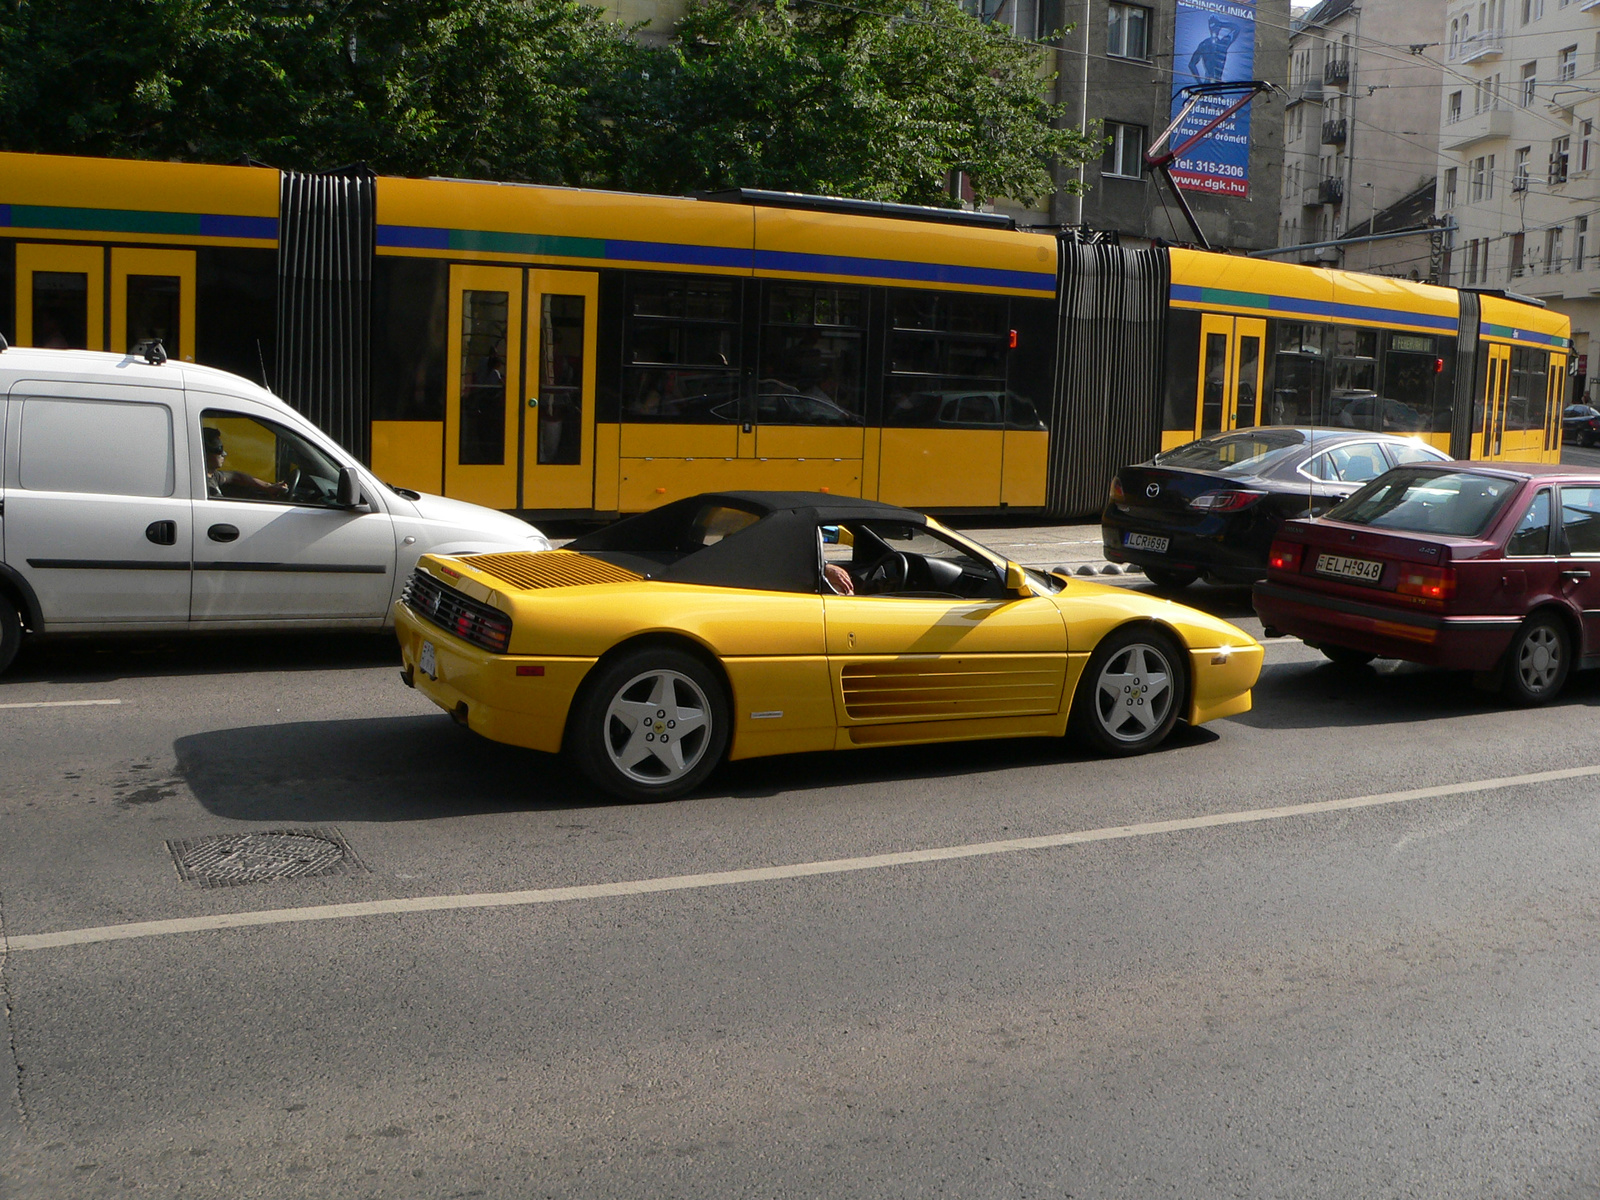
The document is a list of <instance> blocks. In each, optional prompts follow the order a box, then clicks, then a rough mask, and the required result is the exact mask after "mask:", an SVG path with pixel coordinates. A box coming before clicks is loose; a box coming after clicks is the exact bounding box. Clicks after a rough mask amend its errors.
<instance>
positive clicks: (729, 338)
mask: <svg viewBox="0 0 1600 1200" xmlns="http://www.w3.org/2000/svg"><path fill="white" fill-rule="evenodd" d="M627 313H628V315H627V320H626V325H625V332H624V335H623V341H624V347H623V348H624V363H625V364H626V365H625V368H624V371H623V380H622V419H623V420H624V421H630V422H669V423H677V424H717V423H722V422H733V421H738V420H740V419H741V417H740V412H739V374H738V372H739V323H738V315H739V288H738V284H737V282H736V281H734V280H731V279H715V278H702V277H699V276H677V275H666V276H657V275H635V276H633V277H631V278H630V279H629V281H628V306H627Z"/></svg>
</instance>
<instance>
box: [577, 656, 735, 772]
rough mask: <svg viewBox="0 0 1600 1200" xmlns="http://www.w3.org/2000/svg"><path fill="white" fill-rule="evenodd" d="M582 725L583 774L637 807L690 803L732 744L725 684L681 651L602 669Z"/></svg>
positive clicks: (582, 708)
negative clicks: (683, 799) (679, 800)
mask: <svg viewBox="0 0 1600 1200" xmlns="http://www.w3.org/2000/svg"><path fill="white" fill-rule="evenodd" d="M574 717H575V722H576V723H575V725H574V726H569V730H568V732H569V738H570V743H571V748H572V751H573V754H574V757H575V758H576V760H577V764H578V766H579V768H580V769H581V770H582V771H583V773H584V774H585V775H587V776H588V777H589V778H590V780H591V781H593V782H594V783H596V784H598V785H599V786H600V787H602V788H604V789H605V790H606V791H608V792H611V793H613V794H614V795H618V796H622V797H624V798H625V799H630V800H660V799H666V798H668V797H672V796H678V795H682V794H683V793H684V792H687V791H688V790H689V789H690V788H692V787H694V786H695V785H696V784H698V783H700V781H701V780H703V779H705V777H706V776H707V775H709V774H710V773H711V771H712V770H713V769H714V768H715V767H716V765H717V763H718V762H720V761H721V759H722V752H723V750H724V749H725V748H726V746H727V744H728V715H727V704H726V702H725V701H724V700H723V697H722V688H721V685H720V683H719V681H718V680H717V679H716V678H715V677H714V676H713V675H712V673H711V671H710V670H709V669H708V668H707V667H706V666H705V664H704V663H702V662H701V661H700V660H699V659H697V658H695V657H694V656H693V655H690V654H686V653H684V652H682V651H679V650H671V649H665V648H662V649H641V650H639V651H636V652H634V653H632V654H627V655H624V656H623V657H621V658H619V659H617V660H616V661H614V662H611V663H609V664H606V665H604V666H602V667H601V668H600V669H599V673H598V674H597V676H596V677H595V678H594V679H593V680H592V682H591V683H590V685H589V686H587V687H586V688H585V691H584V696H583V698H582V700H581V701H580V703H579V705H578V708H577V711H576V712H575V713H574Z"/></svg>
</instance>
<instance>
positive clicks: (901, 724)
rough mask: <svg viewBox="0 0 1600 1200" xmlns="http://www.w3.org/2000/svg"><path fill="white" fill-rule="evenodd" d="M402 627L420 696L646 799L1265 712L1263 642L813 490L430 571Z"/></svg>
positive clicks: (909, 515)
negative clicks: (929, 751)
mask: <svg viewBox="0 0 1600 1200" xmlns="http://www.w3.org/2000/svg"><path fill="white" fill-rule="evenodd" d="M395 626H396V629H397V631H398V633H399V637H400V648H401V653H402V656H403V659H404V663H405V666H404V670H403V672H402V677H403V678H404V679H405V681H406V683H407V684H409V685H411V686H413V687H416V688H418V689H420V690H421V691H422V692H423V693H424V694H425V695H427V696H428V697H429V698H430V699H432V700H433V701H434V702H435V703H436V704H438V705H439V706H440V707H441V708H444V709H446V710H447V711H448V712H450V713H451V714H453V715H454V716H455V717H456V719H457V720H458V721H460V722H462V723H463V724H465V725H466V726H467V727H468V728H470V729H472V730H473V731H474V732H476V733H480V734H482V735H483V736H484V737H487V738H491V739H493V740H494V741H497V742H508V743H511V744H512V745H516V746H526V747H529V748H531V749H534V750H545V751H550V752H556V751H564V752H566V753H567V754H568V755H569V756H570V757H571V759H572V760H573V761H574V762H575V763H576V765H577V766H578V767H579V768H580V769H581V770H582V771H583V773H584V774H585V775H587V776H588V778H589V779H591V780H592V781H593V782H594V783H596V784H597V785H599V786H600V787H602V788H604V789H605V790H607V791H609V792H612V793H615V794H617V795H620V796H624V797H628V798H633V799H647V798H662V797H668V796H676V795H679V794H681V793H683V792H685V791H687V790H689V789H690V788H692V787H694V786H695V785H696V784H698V783H699V782H700V781H701V780H703V779H704V778H705V777H706V776H707V775H709V774H710V773H711V771H712V770H713V769H715V768H716V766H717V764H718V763H720V762H721V761H722V760H723V759H724V758H753V757H756V756H758V755H763V754H790V753H794V752H797V751H807V750H831V749H840V750H842V749H847V748H851V747H857V746H889V745H906V744H910V743H916V742H944V741H957V740H963V739H973V738H999V737H1058V736H1061V735H1062V734H1064V733H1065V732H1066V731H1067V729H1068V728H1069V726H1070V727H1071V728H1072V729H1073V730H1075V731H1076V732H1077V733H1078V735H1079V736H1080V737H1081V738H1083V740H1085V741H1087V742H1088V743H1089V744H1090V745H1092V746H1094V747H1097V748H1098V749H1100V750H1101V751H1103V752H1105V753H1107V754H1138V753H1140V752H1142V751H1145V750H1149V749H1151V748H1152V747H1154V746H1156V745H1158V744H1159V743H1160V742H1161V741H1162V739H1164V738H1165V737H1166V736H1167V735H1168V734H1169V733H1170V732H1171V731H1172V728H1173V726H1174V725H1175V724H1176V723H1177V722H1178V721H1179V720H1185V721H1188V722H1189V723H1190V724H1191V725H1198V724H1199V723H1201V722H1202V721H1210V720H1213V719H1215V718H1217V717H1225V716H1230V715H1232V714H1234V713H1241V712H1247V711H1248V710H1249V708H1250V688H1251V686H1252V685H1253V684H1254V683H1255V681H1256V676H1257V674H1258V673H1259V672H1260V669H1261V646H1260V645H1259V644H1258V643H1257V642H1256V641H1255V640H1254V639H1253V638H1251V637H1250V636H1249V635H1248V634H1247V633H1245V632H1244V631H1243V630H1240V629H1237V628H1235V627H1234V626H1232V625H1230V624H1228V623H1227V622H1226V621H1221V620H1218V619H1217V618H1215V617H1212V616H1209V615H1207V614H1205V613H1202V612H1198V611H1196V610H1195V609H1192V608H1186V607H1184V606H1183V605H1179V604H1173V603H1170V602H1169V601H1165V600H1160V599H1157V598H1156V597H1153V596H1149V595H1146V594H1144V593H1141V592H1133V591H1128V590H1126V589H1124V588H1117V587H1109V586H1105V585H1102V584H1097V583H1090V582H1086V581H1083V580H1079V579H1075V578H1071V577H1066V576H1058V575H1046V574H1041V573H1039V572H1036V571H1031V570H1024V569H1023V568H1021V567H1019V566H1017V565H1016V564H1015V563H1011V562H1007V561H1006V560H1005V559H1003V558H1000V557H998V556H996V555H995V554H993V553H991V552H990V551H988V550H986V549H984V548H983V547H982V546H980V545H978V544H977V543H976V542H972V541H969V540H968V539H966V538H964V537H961V536H960V535H958V534H955V533H952V532H951V531H949V530H947V529H945V528H943V527H942V526H941V525H939V524H938V523H937V522H935V521H933V520H931V519H929V518H928V517H925V516H922V515H921V514H919V513H914V512H909V511H907V510H905V509H900V508H894V507H891V506H889V505H886V504H878V503H875V502H873V501H869V500H854V499H848V498H844V497H835V496H828V495H823V494H820V493H818V494H813V493H803V492H802V493H780V492H732V493H721V494H713V495H703V496H693V497H690V498H688V499H686V500H680V501H677V502H675V503H672V504H667V505H665V506H663V507H661V508H658V509H656V510H654V511H653V512H648V513H644V514H642V515H640V516H636V517H630V518H628V519H626V520H623V521H619V522H617V523H616V524H614V525H611V526H609V527H608V528H606V529H603V530H601V531H599V532H598V533H591V534H588V535H587V536H584V537H581V538H578V539H577V540H576V541H574V542H571V543H569V544H568V545H567V546H566V548H564V549H561V550H546V551H533V552H522V551H517V552H512V553H503V554H472V555H465V556H462V557H459V558H445V557H436V556H434V555H431V554H430V555H424V556H423V558H422V559H421V561H420V562H419V563H418V566H417V569H416V572H415V574H413V575H412V577H411V580H410V582H409V584H408V585H407V587H406V592H405V595H404V596H403V598H402V599H401V600H400V601H399V602H398V603H397V605H396V608H395Z"/></svg>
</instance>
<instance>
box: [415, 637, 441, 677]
mask: <svg viewBox="0 0 1600 1200" xmlns="http://www.w3.org/2000/svg"><path fill="white" fill-rule="evenodd" d="M417 669H418V670H419V671H421V672H422V673H423V674H424V675H426V676H427V677H428V678H429V679H437V678H439V668H438V665H437V664H436V663H435V662H434V659H433V643H432V642H423V643H422V654H421V656H420V657H419V658H418V659H417Z"/></svg>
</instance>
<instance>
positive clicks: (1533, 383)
mask: <svg viewBox="0 0 1600 1200" xmlns="http://www.w3.org/2000/svg"><path fill="white" fill-rule="evenodd" d="M1549 371H1550V355H1549V354H1548V353H1547V352H1546V351H1544V350H1528V349H1525V348H1523V347H1521V346H1517V347H1514V348H1513V349H1512V351H1511V390H1510V394H1509V396H1508V398H1507V400H1506V428H1507V429H1541V430H1542V429H1543V428H1544V417H1545V404H1546V402H1547V397H1548V395H1549V391H1550V382H1549Z"/></svg>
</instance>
